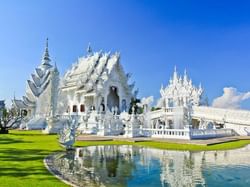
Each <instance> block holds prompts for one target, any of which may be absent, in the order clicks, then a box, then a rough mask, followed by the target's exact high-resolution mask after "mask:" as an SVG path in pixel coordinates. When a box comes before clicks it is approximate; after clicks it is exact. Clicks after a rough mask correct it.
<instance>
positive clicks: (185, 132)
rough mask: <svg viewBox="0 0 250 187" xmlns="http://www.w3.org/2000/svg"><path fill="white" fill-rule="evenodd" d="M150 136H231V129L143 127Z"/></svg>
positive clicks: (178, 137) (175, 137) (183, 137)
mask: <svg viewBox="0 0 250 187" xmlns="http://www.w3.org/2000/svg"><path fill="white" fill-rule="evenodd" d="M143 131H144V135H145V136H149V137H152V138H170V139H206V138H219V137H225V136H233V135H234V132H233V130H232V129H190V130H189V129H143Z"/></svg>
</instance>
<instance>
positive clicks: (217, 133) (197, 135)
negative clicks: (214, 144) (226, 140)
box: [190, 129, 234, 139]
mask: <svg viewBox="0 0 250 187" xmlns="http://www.w3.org/2000/svg"><path fill="white" fill-rule="evenodd" d="M233 135H234V132H233V130H232V129H192V130H191V131H190V136H191V137H192V139H202V138H219V137H224V136H233Z"/></svg>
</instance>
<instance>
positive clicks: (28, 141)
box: [0, 131, 250, 187]
mask: <svg viewBox="0 0 250 187" xmlns="http://www.w3.org/2000/svg"><path fill="white" fill-rule="evenodd" d="M249 143H250V140H241V141H237V142H230V143H223V144H218V145H212V146H199V145H187V144H176V143H160V142H137V143H132V142H124V141H123V142H122V141H95V142H76V143H75V146H91V145H124V144H127V145H128V144H129V145H137V146H148V147H154V148H159V149H171V150H192V151H199V150H221V149H223V150H225V149H233V148H239V147H243V146H245V145H247V144H249ZM60 150H62V148H61V147H60V145H59V144H58V141H57V135H43V134H41V133H40V132H39V131H10V134H6V135H5V134H0V186H1V187H13V186H15V187H19V186H24V187H33V186H34V187H45V186H46V187H58V186H67V185H66V184H64V183H63V182H61V181H59V180H58V179H56V178H55V177H54V176H52V175H51V174H50V173H49V172H48V171H47V170H46V168H45V167H44V165H43V159H44V157H46V156H47V155H49V154H50V153H52V152H54V151H60Z"/></svg>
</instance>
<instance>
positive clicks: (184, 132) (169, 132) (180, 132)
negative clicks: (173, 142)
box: [143, 128, 190, 139]
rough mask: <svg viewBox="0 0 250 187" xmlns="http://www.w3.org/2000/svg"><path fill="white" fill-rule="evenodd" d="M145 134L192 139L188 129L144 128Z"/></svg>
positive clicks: (154, 136) (157, 136) (156, 136)
mask: <svg viewBox="0 0 250 187" xmlns="http://www.w3.org/2000/svg"><path fill="white" fill-rule="evenodd" d="M143 131H144V135H146V136H151V137H153V138H173V139H190V131H189V130H188V129H149V128H148V129H143Z"/></svg>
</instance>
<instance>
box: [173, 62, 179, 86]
mask: <svg viewBox="0 0 250 187" xmlns="http://www.w3.org/2000/svg"><path fill="white" fill-rule="evenodd" d="M177 81H178V74H177V70H176V66H174V75H173V82H174V83H176V82H177Z"/></svg>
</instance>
